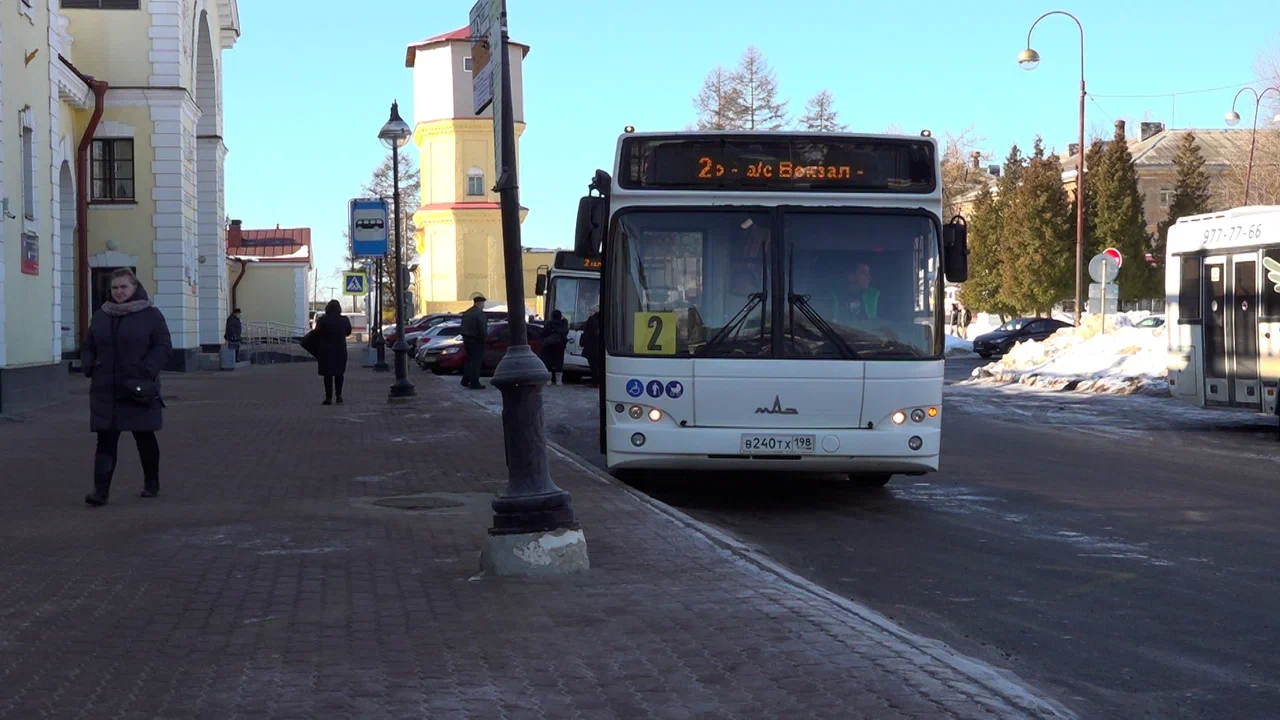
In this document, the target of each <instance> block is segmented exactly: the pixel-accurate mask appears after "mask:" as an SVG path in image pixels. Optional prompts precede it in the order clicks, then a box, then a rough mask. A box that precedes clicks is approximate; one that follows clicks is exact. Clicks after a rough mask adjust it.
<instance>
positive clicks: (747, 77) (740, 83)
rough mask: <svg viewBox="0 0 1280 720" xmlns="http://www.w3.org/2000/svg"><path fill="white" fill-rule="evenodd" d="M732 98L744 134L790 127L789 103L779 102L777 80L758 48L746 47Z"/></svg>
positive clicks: (736, 73) (734, 83)
mask: <svg viewBox="0 0 1280 720" xmlns="http://www.w3.org/2000/svg"><path fill="white" fill-rule="evenodd" d="M732 80H733V86H734V87H735V91H734V92H733V94H732V95H731V98H732V100H733V101H734V102H736V103H737V104H738V107H737V111H736V115H737V117H739V118H740V119H741V123H742V127H743V129H745V130H781V129H782V128H783V127H784V126H785V125H786V124H787V101H786V100H779V99H778V76H777V73H775V72H774V71H773V68H772V67H770V66H769V61H767V60H765V57H764V54H763V53H761V52H760V50H759V49H757V48H756V46H754V45H751V46H748V47H747V50H746V52H744V53H742V59H741V60H740V61H739V62H738V68H737V69H736V70H734V71H733V75H732Z"/></svg>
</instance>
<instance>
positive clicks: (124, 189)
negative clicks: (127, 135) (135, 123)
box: [90, 140, 134, 202]
mask: <svg viewBox="0 0 1280 720" xmlns="http://www.w3.org/2000/svg"><path fill="white" fill-rule="evenodd" d="M90 174H91V175H92V178H93V185H92V188H93V199H94V200H99V201H105V202H111V201H119V200H123V201H127V202H132V201H133V199H134V195H133V141H132V140H94V141H93V163H92V167H91V169H90Z"/></svg>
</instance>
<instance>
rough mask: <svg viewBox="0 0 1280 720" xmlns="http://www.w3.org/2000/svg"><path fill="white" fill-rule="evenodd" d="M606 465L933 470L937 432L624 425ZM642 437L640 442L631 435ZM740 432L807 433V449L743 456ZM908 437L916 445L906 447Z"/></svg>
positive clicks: (617, 428)
mask: <svg viewBox="0 0 1280 720" xmlns="http://www.w3.org/2000/svg"><path fill="white" fill-rule="evenodd" d="M606 432H607V433H608V441H609V445H608V448H609V452H608V455H607V457H606V462H607V463H608V466H609V468H610V469H626V470H631V469H635V470H640V469H644V470H681V469H686V470H753V471H765V472H787V471H791V472H819V473H822V472H832V473H904V474H923V473H928V472H934V471H936V470H937V469H938V454H939V450H940V447H941V438H942V431H941V429H940V428H939V427H938V426H936V425H933V426H930V425H916V426H910V425H908V426H903V427H892V428H885V429H877V430H853V429H805V428H795V429H790V428H789V429H787V430H776V429H771V430H753V429H751V428H698V427H670V426H665V427H664V426H661V425H654V426H649V427H642V426H640V424H639V423H637V424H630V423H624V424H621V425H614V426H611V427H609V428H608V429H607V431H606ZM637 434H639V435H643V439H642V443H643V444H641V445H639V446H637V445H636V441H637V440H640V438H635V439H633V437H634V436H636V435H637ZM743 435H783V436H797V435H799V436H804V435H811V436H813V439H814V448H813V452H812V453H804V454H794V455H785V456H776V455H765V454H750V455H748V454H743V451H742V439H743ZM912 438H918V442H919V444H920V445H919V449H918V450H912V449H911V443H912V442H913V440H912Z"/></svg>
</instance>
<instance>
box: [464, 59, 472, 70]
mask: <svg viewBox="0 0 1280 720" xmlns="http://www.w3.org/2000/svg"><path fill="white" fill-rule="evenodd" d="M462 71H463V72H471V58H469V57H464V58H462Z"/></svg>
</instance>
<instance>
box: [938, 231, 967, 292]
mask: <svg viewBox="0 0 1280 720" xmlns="http://www.w3.org/2000/svg"><path fill="white" fill-rule="evenodd" d="M942 268H943V270H944V271H945V272H946V275H947V280H949V281H951V282H955V283H962V282H964V281H965V280H968V279H969V227H968V225H966V224H965V221H964V218H962V217H960V216H959V215H957V216H955V217H954V218H952V219H951V222H949V223H947V224H946V225H945V226H943V228H942Z"/></svg>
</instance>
